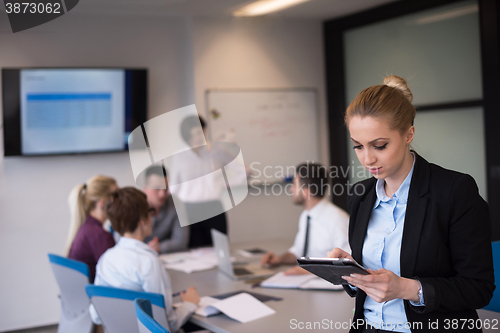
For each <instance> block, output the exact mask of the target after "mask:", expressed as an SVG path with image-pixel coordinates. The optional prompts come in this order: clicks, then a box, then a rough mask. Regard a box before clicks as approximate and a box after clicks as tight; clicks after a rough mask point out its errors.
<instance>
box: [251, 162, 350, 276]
mask: <svg viewBox="0 0 500 333" xmlns="http://www.w3.org/2000/svg"><path fill="white" fill-rule="evenodd" d="M328 187H329V186H328V177H327V170H326V168H325V167H324V166H322V165H320V164H317V163H303V164H301V165H299V166H298V167H297V170H296V173H295V177H294V178H293V185H292V188H291V190H292V194H293V203H294V204H296V205H302V206H304V211H303V212H302V214H301V215H300V218H299V231H298V232H297V235H296V236H295V242H294V244H293V246H292V247H291V248H290V249H289V250H288V252H286V253H284V254H282V255H276V254H274V253H273V252H268V253H266V254H265V255H264V256H263V257H262V260H261V262H262V265H263V266H278V265H283V264H289V265H295V266H294V267H291V268H289V269H288V270H286V271H285V274H308V273H309V272H307V271H306V270H304V269H302V268H301V267H299V266H297V265H296V263H297V258H300V257H319V258H324V257H326V255H327V252H328V251H330V250H331V249H333V248H335V247H338V248H341V249H343V250H344V251H346V252H350V248H349V244H348V241H347V237H348V226H349V215H348V214H347V213H346V212H345V211H344V210H342V209H341V208H339V207H337V206H335V205H334V204H333V203H331V202H330V201H329V200H328V199H326V198H325V194H326V191H327V189H328Z"/></svg>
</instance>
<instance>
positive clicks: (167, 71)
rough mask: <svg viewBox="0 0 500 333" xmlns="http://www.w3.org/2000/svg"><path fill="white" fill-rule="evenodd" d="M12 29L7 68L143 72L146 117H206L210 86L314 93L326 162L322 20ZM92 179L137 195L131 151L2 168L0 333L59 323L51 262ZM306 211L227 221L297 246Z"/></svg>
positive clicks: (96, 20) (20, 161)
mask: <svg viewBox="0 0 500 333" xmlns="http://www.w3.org/2000/svg"><path fill="white" fill-rule="evenodd" d="M83 5H84V4H83V3H81V4H80V5H79V6H83ZM7 22H8V21H7V18H6V16H5V13H0V67H16V66H19V67H26V66H99V67H106V66H129V67H147V68H149V112H150V114H149V116H150V118H151V117H154V116H157V115H159V114H162V113H163V112H166V111H169V110H173V109H176V108H179V107H182V106H185V105H189V104H192V103H196V104H197V107H198V110H199V112H200V113H202V114H203V113H204V112H205V110H204V105H205V101H204V93H205V90H206V89H208V88H284V87H285V88H286V87H314V88H317V89H318V91H319V99H320V115H321V116H320V117H321V118H320V123H321V124H322V127H321V131H320V133H319V136H320V151H321V157H322V161H323V162H326V161H328V158H327V156H328V153H327V151H328V147H327V131H326V112H325V110H326V107H325V102H324V99H325V97H324V74H323V68H324V67H323V57H322V56H323V50H322V29H321V24H320V22H314V21H296V20H295V21H280V20H266V19H250V20H233V19H225V20H218V19H208V18H196V19H193V20H191V19H189V18H180V17H126V18H125V17H123V18H120V17H109V16H108V17H105V16H92V17H90V16H79V15H77V13H76V12H75V14H73V15H64V16H62V17H60V18H59V19H56V20H54V21H52V22H50V23H47V24H45V25H42V26H40V27H37V28H34V29H31V30H28V31H25V32H20V33H17V34H12V33H11V32H10V28H9V27H8V26H7ZM0 88H1V87H0ZM0 105H1V104H0ZM2 155H3V154H0V156H2ZM97 173H102V174H106V175H110V176H114V177H115V178H116V179H117V180H118V182H119V185H121V186H123V185H133V178H132V173H131V169H130V164H129V160H128V155H127V153H113V154H95V155H74V156H55V157H54V156H51V157H23V158H21V157H16V158H4V159H1V158H0V253H1V254H0V267H2V274H1V277H0V295H1V296H2V297H1V298H0V313H2V315H1V318H2V319H1V320H0V332H4V331H9V330H13V329H20V328H27V327H33V326H41V325H48V324H53V323H56V322H57V321H58V317H59V300H58V298H57V293H58V289H57V285H56V283H55V281H54V278H53V276H52V272H51V271H50V266H49V264H48V259H47V253H49V252H53V253H59V254H62V251H63V248H64V243H65V239H66V233H67V231H68V224H69V222H68V221H69V212H68V208H67V195H68V193H69V191H70V189H71V188H72V186H74V185H75V184H78V183H82V182H84V181H85V180H86V179H87V178H89V177H90V176H92V175H94V174H97ZM300 211H301V208H300V207H297V206H293V205H292V203H291V199H290V198H289V197H287V196H284V195H283V196H279V197H272V196H271V197H266V196H263V195H261V196H258V197H255V196H250V195H249V197H248V198H247V199H246V200H245V201H244V202H243V203H242V204H240V205H239V206H237V207H236V208H235V209H233V210H231V211H230V212H229V213H228V216H229V221H230V226H229V228H230V237H231V239H232V241H243V240H252V239H266V238H275V237H280V238H287V239H289V240H290V242H292V239H293V236H294V235H295V232H296V228H297V220H298V215H299V214H300Z"/></svg>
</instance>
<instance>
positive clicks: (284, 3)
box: [233, 0, 309, 16]
mask: <svg viewBox="0 0 500 333" xmlns="http://www.w3.org/2000/svg"><path fill="white" fill-rule="evenodd" d="M306 1H309V0H259V1H256V2H253V3H251V4H249V5H246V6H244V7H242V8H240V9H238V10H236V11H234V12H233V15H234V16H257V15H265V14H269V13H272V12H276V11H279V10H282V9H285V8H288V7H292V6H295V5H298V4H299V3H303V2H306Z"/></svg>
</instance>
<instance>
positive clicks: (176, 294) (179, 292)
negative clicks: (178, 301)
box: [172, 290, 186, 297]
mask: <svg viewBox="0 0 500 333" xmlns="http://www.w3.org/2000/svg"><path fill="white" fill-rule="evenodd" d="M185 292H186V291H185V290H183V291H178V292H176V293H174V294H172V297H177V296H180V294H181V293H185Z"/></svg>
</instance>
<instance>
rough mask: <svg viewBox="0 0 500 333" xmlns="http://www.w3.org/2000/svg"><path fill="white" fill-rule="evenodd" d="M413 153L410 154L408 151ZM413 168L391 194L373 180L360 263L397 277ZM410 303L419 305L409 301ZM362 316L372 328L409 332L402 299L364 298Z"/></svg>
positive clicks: (381, 184)
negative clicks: (373, 188) (373, 200)
mask: <svg viewBox="0 0 500 333" xmlns="http://www.w3.org/2000/svg"><path fill="white" fill-rule="evenodd" d="M412 154H413V153H412ZM414 167H415V155H413V165H412V168H411V170H410V172H409V173H408V175H407V176H406V178H405V180H404V181H403V183H402V184H401V186H400V187H399V189H398V190H397V191H396V193H394V195H393V196H392V198H391V197H388V196H387V195H386V193H385V189H384V185H385V181H384V180H383V179H379V180H377V184H376V188H375V191H376V194H377V200H376V201H375V205H374V206H373V211H372V214H371V217H370V222H369V224H368V229H367V234H366V238H365V242H364V245H363V266H364V267H366V268H370V269H373V270H377V269H380V268H385V269H387V270H390V271H392V272H393V273H394V274H396V275H398V276H401V270H400V254H401V240H402V239H403V227H404V222H405V216H406V203H407V201H408V191H409V190H410V182H411V178H412V175H413V169H414ZM412 304H413V305H423V304H421V303H413V302H412ZM364 316H365V318H366V320H367V321H368V323H369V324H371V325H372V326H374V327H375V328H379V329H383V330H387V331H395V332H408V333H409V332H410V330H409V329H408V327H409V326H406V327H405V324H406V323H407V321H408V320H407V318H406V313H405V309H404V304H403V300H402V299H395V300H392V301H388V302H383V303H377V302H375V301H374V300H373V299H372V298H370V297H368V296H367V297H366V300H365V304H364Z"/></svg>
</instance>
